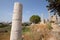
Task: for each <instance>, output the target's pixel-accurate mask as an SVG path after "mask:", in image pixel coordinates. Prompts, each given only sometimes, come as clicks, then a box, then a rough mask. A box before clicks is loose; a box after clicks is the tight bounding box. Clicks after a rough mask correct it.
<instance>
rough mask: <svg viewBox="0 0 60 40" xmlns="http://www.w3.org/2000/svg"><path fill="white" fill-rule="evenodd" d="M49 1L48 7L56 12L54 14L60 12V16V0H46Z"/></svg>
mask: <svg viewBox="0 0 60 40" xmlns="http://www.w3.org/2000/svg"><path fill="white" fill-rule="evenodd" d="M46 1H48V5H47V8H48V10H51V12H54V14H56V13H57V14H58V15H59V16H60V0H46Z"/></svg>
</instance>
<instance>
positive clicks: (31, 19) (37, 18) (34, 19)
mask: <svg viewBox="0 0 60 40" xmlns="http://www.w3.org/2000/svg"><path fill="white" fill-rule="evenodd" d="M40 21H41V18H40V17H39V16H38V15H32V16H31V17H30V22H31V23H38V22H40Z"/></svg>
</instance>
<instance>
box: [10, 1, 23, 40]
mask: <svg viewBox="0 0 60 40" xmlns="http://www.w3.org/2000/svg"><path fill="white" fill-rule="evenodd" d="M10 40H22V4H21V3H19V2H16V3H14V10H13V17H12V28H11V35H10Z"/></svg>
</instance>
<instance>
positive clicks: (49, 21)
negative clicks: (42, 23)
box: [48, 11, 51, 22]
mask: <svg viewBox="0 0 60 40" xmlns="http://www.w3.org/2000/svg"><path fill="white" fill-rule="evenodd" d="M48 16H49V22H50V21H51V15H50V11H48Z"/></svg>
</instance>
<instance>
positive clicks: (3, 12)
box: [0, 0, 48, 22]
mask: <svg viewBox="0 0 60 40" xmlns="http://www.w3.org/2000/svg"><path fill="white" fill-rule="evenodd" d="M15 2H20V3H22V5H23V10H22V12H23V13H22V14H23V15H22V21H23V22H29V18H30V17H31V16H32V15H39V16H40V17H42V16H41V15H42V14H43V15H44V18H45V19H47V18H48V10H47V8H46V5H47V4H48V3H47V2H46V0H0V22H3V21H5V22H10V21H12V15H13V7H14V3H15Z"/></svg>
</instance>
